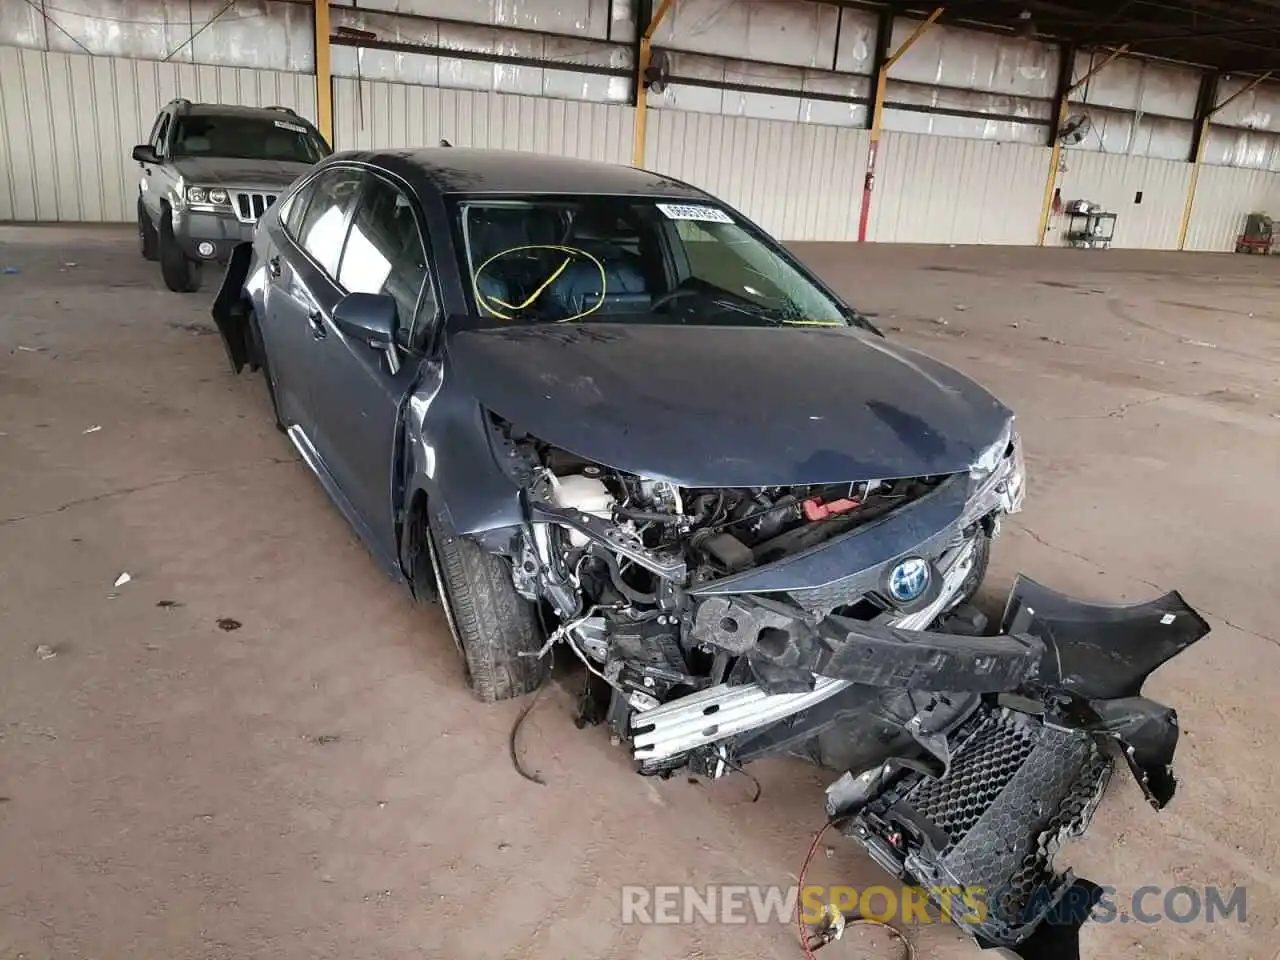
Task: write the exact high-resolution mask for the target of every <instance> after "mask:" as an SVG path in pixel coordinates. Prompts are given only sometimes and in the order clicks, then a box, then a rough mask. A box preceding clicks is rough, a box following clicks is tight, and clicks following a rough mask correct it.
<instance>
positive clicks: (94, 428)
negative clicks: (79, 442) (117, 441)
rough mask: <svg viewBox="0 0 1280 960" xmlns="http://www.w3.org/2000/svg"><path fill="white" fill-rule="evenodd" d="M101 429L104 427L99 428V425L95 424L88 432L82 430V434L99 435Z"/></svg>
mask: <svg viewBox="0 0 1280 960" xmlns="http://www.w3.org/2000/svg"><path fill="white" fill-rule="evenodd" d="M101 429H102V427H100V426H98V424H96V423H95V424H94V425H93V426H92V427H90V428H89V429H88V430H81V431H80V432H81V433H97V432H98V431H99V430H101Z"/></svg>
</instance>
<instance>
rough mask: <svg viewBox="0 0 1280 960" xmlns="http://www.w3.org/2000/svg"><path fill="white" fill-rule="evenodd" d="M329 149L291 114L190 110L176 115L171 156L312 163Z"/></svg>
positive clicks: (312, 131)
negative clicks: (267, 114) (260, 115)
mask: <svg viewBox="0 0 1280 960" xmlns="http://www.w3.org/2000/svg"><path fill="white" fill-rule="evenodd" d="M329 153H330V150H329V146H328V144H326V143H325V142H324V138H323V137H321V136H320V134H319V133H317V132H316V130H315V128H313V127H312V126H310V125H309V124H308V123H306V122H305V121H303V120H301V119H299V118H298V117H295V116H293V115H291V114H287V113H281V114H280V116H279V117H255V116H244V115H240V114H216V113H214V114H203V113H202V114H193V115H188V116H185V117H179V118H178V127H177V131H176V132H175V134H174V137H173V156H175V157H234V158H236V159H239V160H284V161H289V162H293V163H316V162H318V161H320V160H323V159H324V158H325V157H327V156H328V155H329Z"/></svg>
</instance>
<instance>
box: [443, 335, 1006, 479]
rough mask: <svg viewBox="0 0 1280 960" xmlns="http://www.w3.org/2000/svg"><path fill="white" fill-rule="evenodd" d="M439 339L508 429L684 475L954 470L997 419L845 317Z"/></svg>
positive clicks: (948, 374)
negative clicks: (783, 324)
mask: <svg viewBox="0 0 1280 960" xmlns="http://www.w3.org/2000/svg"><path fill="white" fill-rule="evenodd" d="M448 351H449V359H450V362H451V364H452V365H453V367H454V369H455V372H456V374H457V375H458V377H459V379H460V381H461V383H462V385H464V386H465V387H466V388H467V389H468V390H469V391H470V392H471V393H472V395H473V396H474V397H475V398H476V399H477V400H478V401H479V402H480V403H481V404H482V405H483V406H485V407H487V408H488V409H490V410H492V411H493V412H494V413H496V414H498V415H499V416H501V417H503V418H504V419H506V420H509V421H511V422H512V423H513V424H515V425H516V426H517V427H519V428H521V429H524V430H527V431H528V432H529V433H531V434H533V435H534V436H536V437H538V438H539V439H542V440H545V441H546V442H548V443H551V444H554V445H555V446H558V447H562V448H563V449H565V450H568V451H570V452H572V453H576V454H578V455H579V456H582V457H587V458H589V459H591V460H594V461H596V462H598V463H601V464H604V465H606V466H610V467H613V468H615V469H618V470H623V471H626V472H629V473H636V474H640V475H643V476H647V477H652V478H655V479H667V480H672V481H675V482H676V483H679V484H681V485H683V486H691V487H756V486H783V485H790V484H807V483H838V482H842V481H856V480H889V479H894V478H899V477H913V476H929V475H936V474H946V473H958V472H961V471H964V470H967V469H968V468H969V467H970V465H971V464H972V463H973V461H974V460H975V459H976V458H977V456H978V454H979V453H981V452H982V451H983V450H984V449H985V448H986V447H988V446H989V445H990V444H991V443H993V442H995V441H996V440H997V439H998V437H999V436H1000V433H1001V431H1002V429H1003V428H1004V425H1005V423H1006V422H1007V421H1008V419H1009V416H1010V413H1009V411H1008V409H1007V408H1005V407H1004V406H1003V405H1002V404H1000V402H999V401H997V400H996V399H995V398H994V397H992V396H991V395H990V394H989V393H987V391H986V390H984V389H983V388H982V387H980V386H978V385H977V384H976V383H974V382H973V381H972V380H970V379H968V378H967V377H965V376H964V375H962V374H960V373H959V372H957V371H955V370H953V369H951V368H950V367H948V366H946V365H945V364H942V363H939V362H938V361H936V360H932V359H930V358H929V357H926V356H924V355H923V354H921V353H917V352H916V351H914V350H910V349H908V348H906V347H902V346H898V345H895V344H892V343H889V342H888V341H886V340H884V339H882V338H880V337H876V336H874V335H872V334H869V333H864V332H862V331H860V330H856V329H853V328H845V327H840V328H825V327H824V328H817V327H808V328H796V327H792V328H780V327H729V326H711V325H707V326H681V325H676V324H671V325H665V324H631V323H565V324H540V325H521V326H512V327H504V328H498V329H488V330H470V331H462V332H459V333H455V334H452V335H451V336H450V338H449V346H448Z"/></svg>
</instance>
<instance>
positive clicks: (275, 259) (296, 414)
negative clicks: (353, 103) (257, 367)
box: [259, 166, 362, 448]
mask: <svg viewBox="0 0 1280 960" xmlns="http://www.w3.org/2000/svg"><path fill="white" fill-rule="evenodd" d="M361 182H362V181H361V173H360V171H359V170H358V169H355V168H352V167H341V166H338V167H329V168H327V169H325V170H324V171H322V172H321V173H319V174H318V175H317V176H315V177H314V178H313V179H312V180H311V181H309V182H308V183H307V184H305V185H304V186H303V188H302V190H300V191H299V193H298V195H297V197H296V198H295V199H293V200H292V201H290V206H289V216H287V217H286V218H284V219H283V220H281V221H278V223H279V226H278V227H277V229H276V230H275V231H273V235H272V236H271V238H270V243H269V244H268V246H267V248H266V249H265V250H264V251H263V253H264V254H265V260H266V263H265V266H266V270H267V286H266V290H265V292H264V298H263V299H264V305H265V306H264V313H265V316H264V317H260V318H259V322H260V324H261V327H262V338H263V341H264V343H265V344H266V348H267V356H268V357H269V358H270V361H271V373H272V378H273V380H274V383H275V391H276V401H277V403H279V405H280V415H281V419H282V420H283V421H284V423H285V425H286V426H289V427H296V428H297V429H298V430H300V431H301V434H302V439H303V440H304V442H305V443H307V444H308V445H309V446H311V447H312V448H314V446H315V418H314V411H313V409H312V396H313V393H314V390H315V376H316V373H317V371H316V369H315V360H316V353H317V347H318V344H319V341H320V340H322V339H323V338H324V336H325V335H326V330H325V328H324V324H323V321H322V319H321V318H322V317H323V315H324V313H325V312H326V311H331V310H332V309H333V306H334V304H335V303H337V302H338V300H339V299H341V297H342V295H343V294H342V291H341V289H340V288H339V287H338V285H337V280H336V276H337V272H338V261H339V259H340V258H341V256H342V245H343V242H344V241H345V240H346V235H347V226H348V222H349V220H350V216H351V211H352V208H353V207H354V205H355V199H356V194H357V192H358V191H359V189H360V185H361ZM295 439H296V438H295Z"/></svg>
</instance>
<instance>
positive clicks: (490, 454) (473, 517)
mask: <svg viewBox="0 0 1280 960" xmlns="http://www.w3.org/2000/svg"><path fill="white" fill-rule="evenodd" d="M490 434H491V431H490V427H489V421H488V417H487V415H486V414H485V411H484V408H483V407H481V406H480V405H479V403H477V402H476V400H475V399H474V398H473V397H472V396H471V395H470V394H469V393H467V392H466V391H465V390H463V389H461V388H460V387H459V386H458V384H457V382H456V378H454V377H453V376H451V370H450V364H449V361H448V358H447V357H446V358H445V359H443V360H441V361H436V362H434V363H428V364H427V368H426V369H425V370H424V372H423V376H422V378H421V380H420V381H419V383H418V385H417V386H416V387H415V388H414V390H413V393H412V394H410V396H409V399H408V402H407V404H406V408H405V433H404V436H405V444H406V454H407V460H408V469H407V471H406V473H407V478H406V483H405V492H404V501H403V503H404V507H405V508H406V509H408V508H409V507H411V506H412V504H413V501H414V498H415V497H416V496H418V494H419V493H425V494H426V496H427V498H428V499H429V500H431V501H432V503H433V504H434V505H435V506H436V507H438V508H439V509H440V510H441V511H442V512H443V513H444V515H445V518H446V519H447V520H448V521H449V525H450V526H451V527H452V528H453V530H454V531H455V532H456V533H459V534H466V535H473V536H474V535H480V534H484V533H487V532H489V531H493V530H499V529H502V528H507V527H516V526H519V525H520V524H522V523H523V522H524V520H525V516H524V511H523V509H522V508H521V505H520V488H519V486H518V485H517V483H516V482H515V480H514V479H513V478H512V477H511V476H510V475H509V474H508V473H507V472H506V471H504V470H503V469H502V467H501V466H500V465H499V463H498V459H497V454H496V452H495V450H494V443H493V440H492V439H491V436H490Z"/></svg>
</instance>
